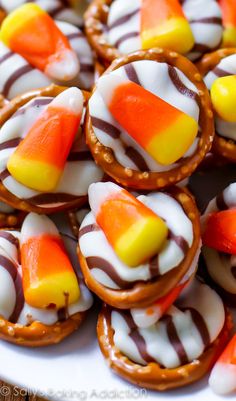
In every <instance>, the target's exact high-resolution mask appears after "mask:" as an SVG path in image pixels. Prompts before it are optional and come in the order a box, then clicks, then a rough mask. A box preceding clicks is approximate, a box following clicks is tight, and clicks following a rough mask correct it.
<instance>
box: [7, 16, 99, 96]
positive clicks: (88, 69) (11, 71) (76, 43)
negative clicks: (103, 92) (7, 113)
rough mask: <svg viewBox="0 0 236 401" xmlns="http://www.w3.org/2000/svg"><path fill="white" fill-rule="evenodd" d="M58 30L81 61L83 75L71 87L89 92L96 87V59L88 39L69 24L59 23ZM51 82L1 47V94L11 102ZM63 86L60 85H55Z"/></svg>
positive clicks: (69, 84) (22, 59)
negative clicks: (94, 59)
mask: <svg viewBox="0 0 236 401" xmlns="http://www.w3.org/2000/svg"><path fill="white" fill-rule="evenodd" d="M57 26H58V28H59V29H60V30H61V31H62V32H63V33H64V35H65V36H66V37H67V38H68V40H69V42H70V45H71V47H72V49H73V50H74V51H75V53H76V54H77V56H78V58H79V60H80V74H79V76H78V77H77V78H76V79H74V80H73V81H71V82H68V83H67V85H68V86H78V87H80V88H83V89H89V88H90V87H91V86H92V84H93V79H94V68H93V55H92V51H91V49H90V46H89V45H88V42H87V39H86V37H85V36H84V34H83V33H82V31H80V30H79V29H78V28H76V27H75V26H74V25H72V24H69V23H67V22H57ZM50 83H52V81H51V80H50V79H49V78H48V77H47V76H46V75H45V74H44V73H43V72H41V71H39V70H38V69H36V68H33V67H32V66H31V65H30V64H29V63H28V62H27V61H26V60H25V59H24V58H23V57H21V56H20V55H19V54H17V53H14V52H12V51H10V49H9V48H7V47H6V46H5V45H4V44H3V43H0V92H1V93H2V94H3V95H4V96H5V97H6V98H8V99H12V98H14V97H15V96H17V95H20V94H22V93H24V92H26V91H29V90H32V89H35V88H41V87H44V86H47V85H50ZM56 83H57V84H60V82H56Z"/></svg>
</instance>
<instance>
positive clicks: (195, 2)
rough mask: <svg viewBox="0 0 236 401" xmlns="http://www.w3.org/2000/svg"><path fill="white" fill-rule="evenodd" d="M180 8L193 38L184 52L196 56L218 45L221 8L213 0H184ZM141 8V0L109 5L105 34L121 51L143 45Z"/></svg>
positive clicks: (120, 1) (123, 0) (117, 0)
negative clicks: (191, 43)
mask: <svg viewBox="0 0 236 401" xmlns="http://www.w3.org/2000/svg"><path fill="white" fill-rule="evenodd" d="M182 8H183V12H184V14H185V16H186V18H187V20H188V21H189V23H190V27H191V30H192V33H193V37H194V40H195V43H194V47H193V49H192V50H191V52H190V53H189V54H188V55H187V56H188V57H189V58H190V59H191V60H195V59H197V58H199V57H200V56H201V55H202V54H203V53H206V52H209V51H211V50H213V49H215V48H216V47H217V46H219V44H220V42H221V39H222V33H223V28H222V21H221V10H220V7H219V5H218V4H217V2H216V1H215V0H185V1H184V2H183V3H182ZM140 9H141V0H132V1H127V0H114V1H113V2H112V4H111V6H110V8H109V14H108V21H107V29H106V31H105V33H104V35H105V37H106V39H107V41H108V42H109V43H110V44H111V45H113V46H115V47H117V48H118V50H119V51H120V52H121V53H130V52H133V51H136V50H139V49H141V48H142V46H141V37H140V26H141V15H140V14H141V13H140Z"/></svg>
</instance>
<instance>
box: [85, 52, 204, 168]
mask: <svg viewBox="0 0 236 401" xmlns="http://www.w3.org/2000/svg"><path fill="white" fill-rule="evenodd" d="M110 75H118V76H119V77H122V78H124V79H127V78H129V77H130V78H132V76H136V79H137V80H138V82H139V84H140V85H142V86H143V87H144V88H145V89H147V90H148V91H150V92H151V93H153V94H154V95H156V96H159V97H160V98H162V99H163V100H164V101H166V102H168V103H170V104H172V105H173V106H174V107H176V108H178V109H179V110H181V111H183V112H184V113H186V114H188V115H190V116H191V117H193V118H194V119H195V120H196V121H198V118H199V107H198V104H197V101H196V97H197V94H198V91H197V88H196V87H195V85H193V84H192V82H190V81H189V79H188V78H187V77H186V76H185V75H184V74H183V73H182V72H181V71H180V70H178V69H177V68H174V67H170V66H168V65H167V64H166V63H159V62H156V61H150V60H141V61H135V62H132V63H129V64H127V65H126V66H122V67H120V68H118V69H117V70H115V71H112V72H111V73H110ZM173 76H174V78H173ZM176 80H177V81H178V83H176ZM180 82H181V85H183V86H184V87H185V89H186V90H185V91H184V92H183V91H182V89H180V88H179V86H178V85H180ZM89 112H90V115H91V118H92V125H93V129H94V131H95V134H96V136H97V138H98V140H99V141H100V142H101V143H102V144H103V145H104V146H107V147H109V148H111V149H112V150H113V152H114V154H115V157H116V160H117V161H118V162H119V163H120V164H121V165H122V166H124V167H127V168H131V169H134V170H141V171H149V170H150V171H155V172H160V171H167V170H171V169H173V168H174V167H176V166H177V165H178V161H177V162H176V163H175V164H172V165H168V166H164V165H161V164H158V163H157V162H156V161H155V160H154V159H153V158H152V157H151V156H150V155H149V154H148V153H147V152H146V151H145V150H144V149H143V148H142V147H141V146H140V145H139V144H138V143H137V142H136V141H135V140H134V139H133V138H132V137H131V136H129V135H128V134H127V132H126V131H125V130H124V129H123V128H122V127H121V126H120V125H119V124H118V122H117V121H116V120H115V119H114V118H113V116H112V114H111V113H110V112H109V110H108V108H107V106H106V105H105V103H104V101H103V99H102V96H101V95H100V93H99V90H98V89H97V90H95V92H94V93H93V95H92V96H91V98H90V100H89ZM198 142H199V138H198V137H196V138H195V140H194V143H193V144H192V146H191V147H190V148H189V149H188V151H187V152H186V153H185V155H184V156H183V157H189V156H191V155H192V154H193V153H194V152H195V151H196V149H197V146H198ZM131 151H132V152H131ZM133 152H135V155H134V154H133Z"/></svg>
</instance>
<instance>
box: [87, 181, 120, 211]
mask: <svg viewBox="0 0 236 401" xmlns="http://www.w3.org/2000/svg"><path fill="white" fill-rule="evenodd" d="M121 190H122V188H121V187H119V185H116V184H113V182H96V183H94V184H91V185H90V186H89V189H88V201H89V205H90V208H91V210H92V212H93V214H94V216H95V217H96V215H97V214H98V211H99V209H100V206H101V205H102V203H103V202H104V201H105V200H106V199H107V198H108V197H109V196H110V195H111V194H114V193H115V192H120V191H121Z"/></svg>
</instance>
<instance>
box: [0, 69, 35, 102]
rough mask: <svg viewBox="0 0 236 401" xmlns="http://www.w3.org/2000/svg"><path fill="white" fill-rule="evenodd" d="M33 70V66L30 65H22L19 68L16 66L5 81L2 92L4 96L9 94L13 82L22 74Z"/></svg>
mask: <svg viewBox="0 0 236 401" xmlns="http://www.w3.org/2000/svg"><path fill="white" fill-rule="evenodd" d="M30 71H33V67H31V65H28V64H27V65H24V66H23V67H21V68H18V69H17V70H16V71H15V72H14V73H13V74H12V75H11V76H10V77H9V78H8V79H7V81H6V82H5V84H4V86H3V89H2V93H3V95H4V96H5V97H7V96H8V95H9V92H10V90H11V87H12V86H13V85H14V83H15V82H16V81H17V80H18V79H19V78H21V77H22V76H23V75H25V74H27V73H28V72H30Z"/></svg>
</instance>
